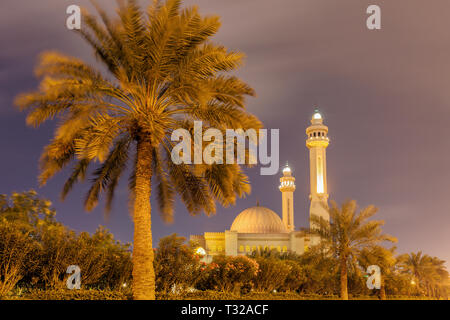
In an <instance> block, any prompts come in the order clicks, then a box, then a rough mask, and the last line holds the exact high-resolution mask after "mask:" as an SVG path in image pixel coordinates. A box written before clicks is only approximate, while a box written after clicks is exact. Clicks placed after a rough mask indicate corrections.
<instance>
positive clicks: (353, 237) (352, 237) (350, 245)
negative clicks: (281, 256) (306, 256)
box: [307, 200, 397, 300]
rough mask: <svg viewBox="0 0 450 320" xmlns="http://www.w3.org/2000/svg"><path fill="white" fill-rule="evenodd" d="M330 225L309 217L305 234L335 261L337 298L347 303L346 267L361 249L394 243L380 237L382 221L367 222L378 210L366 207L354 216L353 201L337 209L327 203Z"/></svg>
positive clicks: (334, 203)
mask: <svg viewBox="0 0 450 320" xmlns="http://www.w3.org/2000/svg"><path fill="white" fill-rule="evenodd" d="M327 210H328V212H329V215H330V222H328V221H326V220H324V219H323V218H321V217H319V216H316V215H312V216H311V223H312V225H313V226H316V227H313V228H311V229H309V230H307V232H308V233H309V234H310V235H312V236H319V237H320V238H321V240H322V242H323V246H324V248H326V250H327V251H328V253H329V254H330V255H331V256H334V257H336V258H337V259H338V260H339V268H340V291H341V292H340V296H341V299H343V300H348V289H347V285H348V284H347V278H348V265H349V263H351V262H353V261H354V260H355V259H356V258H357V257H358V255H359V253H360V252H361V250H362V249H364V248H367V247H371V246H374V245H376V244H378V243H380V242H383V241H391V242H396V241H397V239H396V238H394V237H392V236H390V235H386V234H383V233H382V230H381V226H382V225H383V224H384V222H383V221H367V220H368V219H369V218H370V217H372V216H373V215H374V214H375V213H376V212H377V211H378V209H377V208H376V207H375V206H373V205H370V206H368V207H367V208H365V209H363V210H361V211H360V212H359V213H357V212H356V210H357V204H356V201H355V200H349V201H346V202H344V203H343V204H342V207H341V208H339V207H338V205H337V203H336V202H334V201H331V207H329V208H327Z"/></svg>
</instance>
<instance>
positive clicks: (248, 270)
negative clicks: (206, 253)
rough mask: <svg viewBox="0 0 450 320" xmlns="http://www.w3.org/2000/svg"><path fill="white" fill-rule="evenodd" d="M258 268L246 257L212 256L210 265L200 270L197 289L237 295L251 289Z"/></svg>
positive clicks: (254, 262)
mask: <svg viewBox="0 0 450 320" xmlns="http://www.w3.org/2000/svg"><path fill="white" fill-rule="evenodd" d="M258 268H259V266H258V263H257V262H256V261H255V260H253V259H250V258H249V257H246V256H237V257H232V256H224V255H220V256H214V258H213V261H212V262H211V263H210V264H208V265H206V264H204V265H203V267H202V269H200V270H201V271H202V275H201V277H200V280H199V282H198V284H197V288H198V289H201V290H216V291H223V292H234V293H238V294H239V293H240V292H241V290H250V289H251V288H252V287H253V285H254V280H255V277H256V275H257V272H258Z"/></svg>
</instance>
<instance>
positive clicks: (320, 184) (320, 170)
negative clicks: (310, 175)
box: [317, 157, 324, 193]
mask: <svg viewBox="0 0 450 320" xmlns="http://www.w3.org/2000/svg"><path fill="white" fill-rule="evenodd" d="M323 192H324V186H323V162H322V157H317V193H323Z"/></svg>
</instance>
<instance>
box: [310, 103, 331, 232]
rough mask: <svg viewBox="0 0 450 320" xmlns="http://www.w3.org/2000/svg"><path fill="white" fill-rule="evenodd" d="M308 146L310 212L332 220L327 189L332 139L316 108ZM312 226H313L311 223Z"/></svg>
mask: <svg viewBox="0 0 450 320" xmlns="http://www.w3.org/2000/svg"><path fill="white" fill-rule="evenodd" d="M306 135H307V138H306V146H307V147H308V149H309V164H310V185H311V191H310V192H311V193H310V195H309V199H310V201H311V207H310V210H309V214H310V216H311V215H313V214H314V215H316V216H319V217H322V218H323V219H325V220H327V221H330V217H329V214H328V211H327V210H326V208H324V206H325V207H328V190H327V157H326V149H327V147H328V144H329V142H330V140H329V139H328V127H327V126H326V125H324V124H323V118H322V115H321V114H320V113H319V111H318V110H317V109H316V110H315V111H314V115H313V116H312V119H311V125H310V126H309V127H308V128H307V129H306ZM310 227H311V228H312V227H313V226H312V225H310Z"/></svg>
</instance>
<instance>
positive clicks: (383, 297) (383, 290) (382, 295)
mask: <svg viewBox="0 0 450 320" xmlns="http://www.w3.org/2000/svg"><path fill="white" fill-rule="evenodd" d="M380 280H381V283H380V300H386V288H385V286H384V277H383V276H381V279H380Z"/></svg>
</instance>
